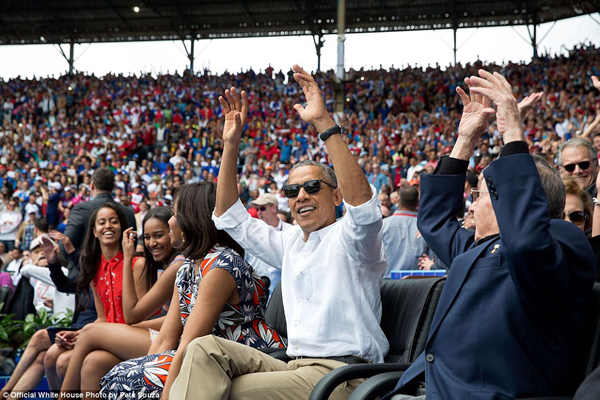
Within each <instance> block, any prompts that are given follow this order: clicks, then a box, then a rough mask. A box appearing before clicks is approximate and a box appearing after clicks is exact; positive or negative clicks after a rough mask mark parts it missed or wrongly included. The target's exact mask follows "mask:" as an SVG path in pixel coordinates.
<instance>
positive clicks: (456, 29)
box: [452, 27, 458, 65]
mask: <svg viewBox="0 0 600 400" xmlns="http://www.w3.org/2000/svg"><path fill="white" fill-rule="evenodd" d="M456 31H458V28H456V27H453V28H452V32H453V33H454V47H453V48H452V51H453V52H454V65H456V50H457V49H456Z"/></svg>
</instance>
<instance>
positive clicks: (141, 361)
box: [100, 246, 285, 399]
mask: <svg viewBox="0 0 600 400" xmlns="http://www.w3.org/2000/svg"><path fill="white" fill-rule="evenodd" d="M195 266H196V263H195V262H194V260H189V259H186V260H185V261H184V263H183V264H182V265H181V267H180V268H179V271H177V278H176V279H175V283H176V285H177V290H178V292H179V309H180V311H181V324H182V326H184V327H185V324H186V322H187V320H188V317H189V315H190V313H191V312H192V308H193V307H194V305H195V304H196V298H197V296H198V287H199V285H200V282H201V280H202V277H204V276H205V275H206V274H207V273H208V272H209V271H210V270H212V269H213V268H221V269H224V270H226V271H227V272H229V273H230V274H231V276H233V279H234V280H235V283H236V285H237V288H238V294H239V298H240V302H239V304H229V303H226V304H225V307H224V308H223V311H222V312H221V314H220V315H219V318H218V320H217V322H216V323H215V325H214V326H213V329H212V334H213V335H215V336H219V337H222V338H225V339H229V340H233V341H235V342H238V343H242V344H245V345H248V346H250V347H254V348H264V347H284V346H285V343H284V342H283V340H282V338H281V337H279V335H278V334H277V332H275V330H274V329H272V328H271V327H269V326H268V325H267V323H266V322H265V321H264V311H263V305H264V304H265V300H266V293H265V288H264V285H263V282H262V280H261V279H260V277H259V276H258V274H257V273H256V272H255V271H254V270H253V268H252V267H251V266H250V264H248V263H247V262H246V261H245V260H244V258H243V257H241V256H240V255H239V254H238V253H237V252H236V251H235V250H233V249H230V248H225V247H218V246H215V247H213V248H212V249H211V251H210V252H209V253H208V254H207V255H206V257H204V259H203V260H202V261H201V263H200V268H199V270H200V273H199V274H196V271H195ZM198 306H199V307H200V306H201V305H198ZM174 355H175V350H169V351H166V352H164V353H161V354H152V355H147V356H142V357H138V358H134V359H132V360H127V361H123V362H122V363H120V364H118V365H116V366H115V367H113V368H112V369H111V370H110V372H109V373H108V374H106V375H105V376H104V377H103V378H102V379H101V380H100V388H101V390H100V392H101V393H102V394H104V395H105V396H107V397H106V398H111V399H120V398H124V399H125V398H127V399H131V398H148V397H152V398H159V397H160V395H161V394H162V389H163V387H164V384H165V382H166V380H167V374H168V372H169V368H170V367H171V362H172V361H173V356H174ZM108 396H110V397H108Z"/></svg>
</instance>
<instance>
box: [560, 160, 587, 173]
mask: <svg viewBox="0 0 600 400" xmlns="http://www.w3.org/2000/svg"><path fill="white" fill-rule="evenodd" d="M590 164H591V161H582V162H578V163H575V164H567V165H563V168H564V169H565V171H567V172H568V173H571V172H573V171H575V166H577V165H578V166H579V168H580V169H581V170H586V169H588V168H589V167H590Z"/></svg>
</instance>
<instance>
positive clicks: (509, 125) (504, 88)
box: [471, 69, 524, 144]
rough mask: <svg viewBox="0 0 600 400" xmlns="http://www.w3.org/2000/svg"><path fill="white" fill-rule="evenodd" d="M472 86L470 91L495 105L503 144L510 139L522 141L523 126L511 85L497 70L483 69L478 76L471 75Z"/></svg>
mask: <svg viewBox="0 0 600 400" xmlns="http://www.w3.org/2000/svg"><path fill="white" fill-rule="evenodd" d="M471 82H472V83H473V84H474V86H473V87H472V88H471V92H472V93H473V92H474V93H479V94H482V95H483V96H485V97H488V98H489V99H490V100H492V101H493V102H494V104H495V105H496V107H497V109H496V119H497V121H498V131H499V132H500V134H501V135H502V136H503V139H504V144H506V143H509V142H512V141H517V140H518V141H523V140H524V138H523V128H522V126H521V118H520V116H519V108H518V106H517V100H516V99H515V97H514V96H513V93H512V87H511V86H510V83H508V81H507V80H506V78H505V77H503V76H502V75H500V74H499V73H498V72H494V73H493V74H492V73H490V72H488V71H485V70H483V69H480V70H479V76H472V77H471Z"/></svg>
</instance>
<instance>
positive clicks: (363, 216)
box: [342, 185, 386, 264]
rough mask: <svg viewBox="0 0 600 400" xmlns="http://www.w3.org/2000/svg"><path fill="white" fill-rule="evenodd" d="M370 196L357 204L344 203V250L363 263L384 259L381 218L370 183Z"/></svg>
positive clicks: (374, 190) (376, 198)
mask: <svg viewBox="0 0 600 400" xmlns="http://www.w3.org/2000/svg"><path fill="white" fill-rule="evenodd" d="M371 191H372V196H371V199H370V200H369V201H367V202H366V203H363V204H361V205H359V206H351V205H350V204H346V203H344V206H345V207H346V215H345V216H344V218H343V219H344V228H343V229H342V232H343V234H344V236H345V237H346V239H347V240H345V241H344V243H345V244H346V247H347V248H346V251H348V254H349V255H350V256H351V257H352V258H353V259H355V260H357V261H360V262H362V263H365V264H369V263H375V262H377V261H386V258H385V251H384V249H383V234H382V229H383V218H382V216H381V203H380V202H379V198H378V197H377V190H376V189H375V187H374V186H373V185H371Z"/></svg>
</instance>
